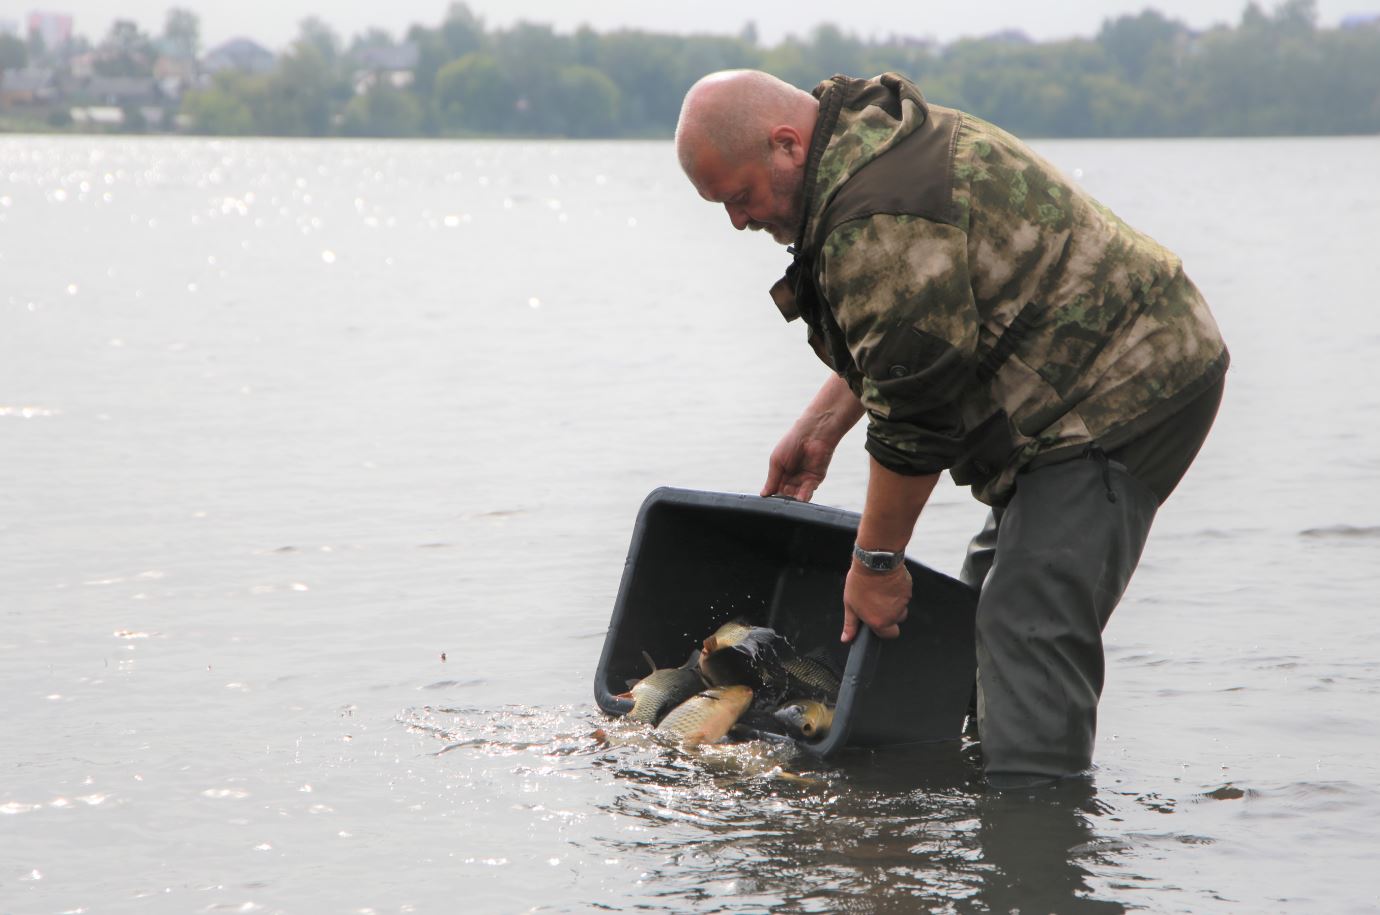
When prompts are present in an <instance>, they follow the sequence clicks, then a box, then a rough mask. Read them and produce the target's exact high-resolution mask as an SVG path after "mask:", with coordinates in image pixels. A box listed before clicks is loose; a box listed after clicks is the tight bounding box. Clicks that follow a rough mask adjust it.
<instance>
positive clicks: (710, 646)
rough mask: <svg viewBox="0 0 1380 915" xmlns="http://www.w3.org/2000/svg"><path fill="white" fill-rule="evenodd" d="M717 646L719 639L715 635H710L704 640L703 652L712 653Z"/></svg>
mask: <svg viewBox="0 0 1380 915" xmlns="http://www.w3.org/2000/svg"><path fill="white" fill-rule="evenodd" d="M718 648H719V640H718V638H716V637H715V636H712V635H711V636H710V637H709V638H707V639H705V640H704V653H705V654H713V653H714V652H715V651H717V650H718Z"/></svg>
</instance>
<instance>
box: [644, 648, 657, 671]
mask: <svg viewBox="0 0 1380 915" xmlns="http://www.w3.org/2000/svg"><path fill="white" fill-rule="evenodd" d="M642 660H644V661H646V662H647V666H648V667H650V668H651V669H652V673H656V662H655V661H653V660H652V656H651V655H649V654H647V652H645V651H644V652H642Z"/></svg>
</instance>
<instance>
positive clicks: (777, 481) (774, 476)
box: [762, 461, 782, 498]
mask: <svg viewBox="0 0 1380 915" xmlns="http://www.w3.org/2000/svg"><path fill="white" fill-rule="evenodd" d="M781 476H782V472H781V465H780V464H778V463H776V462H775V461H772V462H771V463H770V464H768V465H767V482H766V484H765V485H764V486H763V487H762V498H766V497H767V496H774V495H776V493H777V492H778V491H779V490H780V487H781Z"/></svg>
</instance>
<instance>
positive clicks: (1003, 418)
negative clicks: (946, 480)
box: [949, 410, 1016, 486]
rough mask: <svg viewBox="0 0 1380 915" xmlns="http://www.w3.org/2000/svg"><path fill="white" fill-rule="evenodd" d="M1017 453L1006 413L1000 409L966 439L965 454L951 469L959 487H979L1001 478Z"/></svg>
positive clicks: (964, 440) (951, 473) (966, 436)
mask: <svg viewBox="0 0 1380 915" xmlns="http://www.w3.org/2000/svg"><path fill="white" fill-rule="evenodd" d="M1015 450H1016V439H1015V435H1014V434H1013V433H1012V430H1011V421H1010V419H1008V418H1007V415H1006V411H1004V410H998V411H997V412H996V413H993V414H992V415H991V416H989V417H987V419H985V420H983V421H982V423H981V424H979V425H978V426H977V428H975V429H973V430H972V431H971V432H969V433H968V434H967V435H965V436H964V437H963V454H962V457H960V458H959V460H958V463H956V464H954V466H953V467H951V468H950V469H949V476H950V477H952V478H953V481H954V482H955V483H957V484H958V485H960V486H976V485H981V484H982V483H984V482H986V481H988V480H991V479H993V478H994V477H996V476H997V475H999V474H1000V473H1001V472H1002V470H1003V469H1004V468H1005V467H1006V464H1007V462H1008V461H1009V460H1010V459H1011V454H1012V452H1014V451H1015Z"/></svg>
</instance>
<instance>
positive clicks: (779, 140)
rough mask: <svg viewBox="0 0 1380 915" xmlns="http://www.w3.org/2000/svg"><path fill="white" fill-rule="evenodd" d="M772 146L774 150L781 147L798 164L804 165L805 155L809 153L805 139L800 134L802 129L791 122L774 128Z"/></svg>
mask: <svg viewBox="0 0 1380 915" xmlns="http://www.w3.org/2000/svg"><path fill="white" fill-rule="evenodd" d="M771 146H772V149H773V150H777V149H780V150H781V151H782V152H784V153H786V154H787V155H789V156H790V157H791V161H792V162H794V163H795V164H796V165H804V164H805V156H806V155H807V154H808V153H809V150H808V149H807V148H806V146H805V142H804V139H803V138H802V137H801V136H800V131H798V130H796V129H795V128H794V127H792V126H790V125H789V124H781V125H779V126H777V127H773V128H772V130H771Z"/></svg>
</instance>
